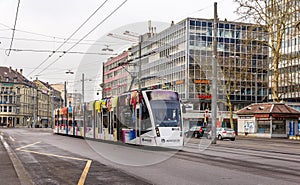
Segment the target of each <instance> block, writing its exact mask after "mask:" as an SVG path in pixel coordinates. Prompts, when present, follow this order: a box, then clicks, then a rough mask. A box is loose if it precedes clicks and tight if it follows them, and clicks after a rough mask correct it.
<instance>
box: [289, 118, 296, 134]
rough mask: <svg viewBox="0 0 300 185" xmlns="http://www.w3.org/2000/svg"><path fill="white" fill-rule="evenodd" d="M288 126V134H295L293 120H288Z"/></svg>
mask: <svg viewBox="0 0 300 185" xmlns="http://www.w3.org/2000/svg"><path fill="white" fill-rule="evenodd" d="M289 128H290V132H289V135H290V136H293V135H295V129H294V122H293V121H291V122H289Z"/></svg>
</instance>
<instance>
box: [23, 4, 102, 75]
mask: <svg viewBox="0 0 300 185" xmlns="http://www.w3.org/2000/svg"><path fill="white" fill-rule="evenodd" d="M107 1H108V0H105V1H104V2H103V3H102V4H101V5H100V6H99V7H98V8H97V9H96V10H95V11H94V12H93V13H92V14H91V15H90V16H89V17H88V18H87V19H86V20H85V21H84V22H83V23H82V24H81V25H80V26H79V27H78V28H77V29H76V30H75V31H74V32H73V33H72V34H71V35H70V36H69V37H68V38H67V39H66V40H65V41H64V42H63V43H62V44H61V45H60V46H58V48H57V49H56V50H55V52H56V51H58V50H59V49H60V48H62V47H63V46H64V45H65V44H66V43H67V42H68V41H69V40H70V39H71V38H72V37H73V36H74V35H75V34H76V33H77V32H78V31H79V30H80V29H81V28H82V27H83V26H84V25H85V24H86V23H87V22H88V21H89V20H90V19H91V18H92V17H93V16H94V15H95V14H96V13H97V12H98V11H99V10H100V9H101V8H102V7H103V6H104V5H105V4H106V3H107ZM55 52H54V53H55ZM51 57H52V54H51V55H49V56H48V57H47V58H46V59H45V60H43V62H41V63H40V64H39V65H38V66H37V67H36V68H35V69H34V70H32V71H31V72H30V73H29V74H28V76H29V75H31V74H32V73H33V72H34V71H36V70H37V69H38V68H39V67H41V66H42V65H43V64H44V63H46V62H47V61H48V59H49V58H51Z"/></svg>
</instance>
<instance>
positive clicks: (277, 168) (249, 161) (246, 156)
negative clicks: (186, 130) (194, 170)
mask: <svg viewBox="0 0 300 185" xmlns="http://www.w3.org/2000/svg"><path fill="white" fill-rule="evenodd" d="M228 148H232V147H228ZM228 148H227V149H226V147H222V146H214V147H209V148H207V149H206V150H207V151H208V152H214V154H209V153H207V152H206V153H205V152H190V151H180V152H178V153H177V154H176V155H174V157H176V158H178V159H182V160H188V161H191V162H196V163H204V164H208V165H214V166H219V167H223V168H225V169H228V168H230V169H232V170H238V171H246V172H249V173H253V174H256V175H263V176H268V177H278V175H279V176H282V178H284V179H285V180H287V181H290V182H299V179H298V177H299V170H300V168H299V167H298V170H297V169H295V168H294V167H297V166H300V158H298V159H290V158H289V155H290V154H291V153H285V152H277V153H268V154H269V155H262V153H264V154H266V153H267V152H265V151H263V150H256V151H255V152H258V153H249V152H250V151H251V150H250V149H248V150H246V149H245V148H243V149H240V148H235V149H236V150H235V151H229V150H228ZM238 150H240V151H238ZM242 150H244V151H243V152H242ZM259 152H261V153H259ZM222 153H223V154H224V153H226V154H227V156H224V155H221V154H222ZM228 154H232V157H228ZM278 154H280V155H285V156H278ZM235 155H243V158H242V159H241V158H236V157H234V156H235ZM229 156H230V155H229ZM292 156H295V155H292ZM265 160H273V161H274V162H271V163H264V161H265ZM276 161H278V164H277V163H276ZM282 163H289V164H290V165H281V164H282ZM291 164H292V165H291Z"/></svg>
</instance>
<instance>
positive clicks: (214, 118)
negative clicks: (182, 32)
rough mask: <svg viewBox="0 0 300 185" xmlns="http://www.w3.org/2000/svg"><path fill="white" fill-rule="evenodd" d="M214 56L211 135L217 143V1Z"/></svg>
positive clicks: (215, 7)
mask: <svg viewBox="0 0 300 185" xmlns="http://www.w3.org/2000/svg"><path fill="white" fill-rule="evenodd" d="M213 29H214V31H213V58H212V99H211V105H212V106H211V118H212V125H211V133H212V134H211V135H212V142H211V143H212V144H216V143H217V140H216V138H217V137H216V122H217V75H218V73H217V55H218V53H217V30H218V13H217V3H216V2H215V3H214V27H213Z"/></svg>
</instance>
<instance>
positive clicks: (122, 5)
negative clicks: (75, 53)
mask: <svg viewBox="0 0 300 185" xmlns="http://www.w3.org/2000/svg"><path fill="white" fill-rule="evenodd" d="M127 1H128V0H125V1H123V3H121V4H120V5H119V6H118V7H117V8H116V9H114V10H113V11H112V12H111V13H110V14H109V15H108V16H106V17H105V18H104V19H103V20H102V21H101V22H100V23H99V24H97V25H96V26H95V27H94V28H93V29H92V30H91V31H89V32H88V33H87V34H86V35H85V36H83V37H82V38H81V39H80V40H79V41H77V42H76V43H75V44H74V45H73V46H72V47H70V48H69V49H68V50H67V51H66V52H69V51H70V50H71V49H73V48H74V47H75V46H77V45H78V44H79V43H80V42H81V41H82V40H83V39H85V38H86V37H87V36H88V35H90V34H91V33H92V32H93V31H95V29H97V28H98V27H99V26H100V25H101V24H103V23H104V22H105V21H106V20H107V19H108V18H109V17H110V16H112V15H113V14H114V13H115V12H116V11H117V10H118V9H120V8H121V7H122V6H123V5H124V4H125V3H126V2H127ZM64 55H65V53H63V54H62V55H60V56H59V58H57V59H56V60H54V61H53V62H52V63H50V64H49V65H48V66H46V67H45V68H44V69H43V70H42V71H40V72H39V73H38V75H39V74H41V73H42V72H44V71H45V70H46V69H48V68H49V67H50V66H52V65H53V64H55V63H56V62H57V61H58V60H59V59H60V58H61V57H63V56H64Z"/></svg>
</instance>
